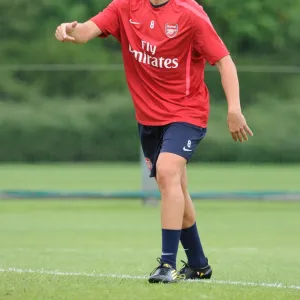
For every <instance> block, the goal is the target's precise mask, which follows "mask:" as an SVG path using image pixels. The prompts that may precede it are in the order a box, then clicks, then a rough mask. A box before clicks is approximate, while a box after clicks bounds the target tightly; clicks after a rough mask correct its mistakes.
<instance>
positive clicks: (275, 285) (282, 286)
mask: <svg viewBox="0 0 300 300" xmlns="http://www.w3.org/2000/svg"><path fill="white" fill-rule="evenodd" d="M0 273H21V274H22V273H31V274H41V275H54V276H83V277H96V278H116V279H131V280H145V279H147V277H146V276H133V275H122V274H98V273H95V272H93V273H85V272H61V271H49V270H43V269H41V270H33V269H19V268H0ZM187 283H208V284H222V285H236V286H250V287H265V288H279V289H290V290H300V285H286V284H283V283H263V282H247V281H246V282H244V281H228V280H203V281H187Z"/></svg>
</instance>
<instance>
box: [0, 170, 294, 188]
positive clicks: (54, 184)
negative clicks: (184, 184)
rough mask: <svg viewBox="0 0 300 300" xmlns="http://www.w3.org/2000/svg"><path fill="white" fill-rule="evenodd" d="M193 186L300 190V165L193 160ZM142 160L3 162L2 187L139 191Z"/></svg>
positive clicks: (0, 185) (190, 179) (190, 174)
mask: <svg viewBox="0 0 300 300" xmlns="http://www.w3.org/2000/svg"><path fill="white" fill-rule="evenodd" d="M188 172H189V184H190V190H191V191H193V192H200V191H240V190H249V191H251V190H286V191H296V190H300V187H299V178H300V165H281V166H280V165H274V166H272V165H232V164H229V165H218V164H190V165H189V167H188ZM140 175H141V174H140V167H139V165H138V164H70V165H59V164H58V165H55V164H54V165H1V166H0V189H52V190H53V189H56V190H57V189H58V190H77V191H78V190H85V191H97V190H98V191H99V190H100V191H116V190H117V191H120V190H121V191H123V190H124V191H132V190H133V191H135V190H139V189H140V187H141V182H140V178H141V176H140Z"/></svg>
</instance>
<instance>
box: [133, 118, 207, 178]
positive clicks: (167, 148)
mask: <svg viewBox="0 0 300 300" xmlns="http://www.w3.org/2000/svg"><path fill="white" fill-rule="evenodd" d="M138 128H139V135H140V139H141V144H142V148H143V152H144V156H145V159H146V163H147V165H148V168H149V169H150V177H156V162H157V159H158V156H159V154H160V153H162V152H169V153H174V154H177V155H179V156H181V157H183V158H185V159H186V161H187V162H188V161H189V160H190V158H191V157H192V155H193V153H194V152H195V150H196V148H197V146H198V144H199V143H200V141H201V140H202V139H203V138H204V136H205V134H206V128H201V127H198V126H195V125H192V124H189V123H183V122H176V123H171V124H168V125H164V126H144V125H141V124H138Z"/></svg>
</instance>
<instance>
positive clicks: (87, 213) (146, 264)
mask: <svg viewBox="0 0 300 300" xmlns="http://www.w3.org/2000/svg"><path fill="white" fill-rule="evenodd" d="M196 206H197V210H198V224H199V228H200V233H201V237H202V241H203V243H204V245H205V249H206V254H207V256H208V257H209V260H210V263H211V265H212V267H213V270H214V276H213V278H214V280H215V281H213V282H212V283H179V284H174V285H155V286H153V285H149V284H148V283H147V279H144V278H140V277H139V276H141V277H144V276H147V275H148V274H149V273H150V272H151V271H152V269H153V268H154V267H156V265H157V263H156V261H155V258H156V257H158V256H159V255H160V226H159V209H158V208H144V207H142V206H141V204H140V203H138V202H137V201H129V202H126V203H125V202H124V201H123V202H122V201H104V202H97V201H84V200H82V201H76V202H68V201H54V202H48V201H44V202H43V201H16V202H14V201H2V202H0V228H1V230H0V232H1V234H0V237H1V243H0V257H1V263H0V264H1V266H0V269H1V271H0V299H4V300H6V299H22V300H23V299H24V300H25V299H26V300H27V299H28V300H34V299H37V300H40V299H45V300H46V299H53V300H54V299H55V300H58V299H70V300H71V299H72V300H73V299H86V300H88V299H124V300H125V299H128V300H129V299H159V298H162V299H189V298H192V299H228V300H229V299H230V300H231V299H284V298H287V299H300V258H299V249H300V240H299V228H300V218H299V210H300V204H298V203H287V204H286V203H272V202H266V203H259V202H252V203H250V202H243V203H239V202H226V203H224V202H209V201H202V202H200V203H197V204H196ZM178 259H185V254H184V252H183V251H182V250H181V251H180V252H179V257H178ZM179 266H180V263H179ZM28 272H31V273H28ZM114 275H130V277H129V278H121V277H119V278H113V276H114ZM279 283H280V284H282V285H275V284H279ZM251 285H253V286H251ZM273 285H274V286H273Z"/></svg>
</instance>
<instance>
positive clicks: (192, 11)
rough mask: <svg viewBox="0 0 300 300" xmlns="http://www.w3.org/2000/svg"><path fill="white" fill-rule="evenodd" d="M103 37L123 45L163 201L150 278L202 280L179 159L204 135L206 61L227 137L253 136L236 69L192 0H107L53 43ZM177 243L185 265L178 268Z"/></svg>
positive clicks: (66, 26) (206, 273) (203, 267)
mask: <svg viewBox="0 0 300 300" xmlns="http://www.w3.org/2000/svg"><path fill="white" fill-rule="evenodd" d="M109 35H112V36H114V37H115V38H116V39H117V40H118V41H119V42H120V43H121V46H122V54H123V60H124V66H125V74H126V77H127V82H128V87H129V90H130V93H131V95H132V99H133V104H134V108H135V111H136V119H137V122H138V131H139V136H140V139H141V144H142V148H143V151H144V154H145V158H146V162H147V164H148V166H149V169H150V171H151V175H150V176H152V177H155V178H156V181H157V184H158V187H159V190H160V193H161V198H162V202H161V225H162V255H161V258H160V259H159V266H158V267H157V268H156V269H155V270H154V271H153V272H152V273H151V275H150V278H149V282H150V283H157V282H163V283H169V282H176V281H178V280H179V279H181V278H182V279H209V278H210V277H211V275H212V269H211V267H210V265H209V264H208V260H207V258H206V256H205V254H204V251H203V248H202V244H201V241H200V237H199V234H198V230H197V226H196V218H195V210H194V207H193V203H192V200H191V197H190V195H189V192H188V188H187V173H186V164H187V162H188V161H189V159H190V158H191V156H192V155H193V153H194V152H195V149H196V147H197V146H198V144H199V143H200V141H201V140H202V139H203V138H204V136H205V134H206V128H207V123H208V116H209V94H208V90H207V87H206V85H205V83H204V68H205V64H206V62H208V63H209V64H210V65H216V66H217V67H218V69H219V71H220V74H221V79H222V85H223V88H224V91H225V94H226V98H227V102H228V127H229V131H230V133H231V135H232V138H233V140H234V141H240V142H243V141H246V140H248V135H250V136H252V132H251V130H250V128H249V127H248V126H247V123H246V120H245V118H244V116H243V114H242V111H241V105H240V95H239V82H238V76H237V71H236V67H235V65H234V63H233V61H232V59H231V57H230V54H229V52H228V50H227V48H226V46H225V44H224V43H223V42H222V40H221V39H220V37H219V36H218V34H217V33H216V31H215V29H214V27H213V25H212V23H211V21H210V19H209V17H208V16H207V14H206V13H205V12H204V10H203V8H202V6H200V5H199V4H197V3H196V2H195V1H194V0H113V1H112V2H111V3H110V5H109V6H108V7H107V8H106V9H104V10H103V11H102V12H100V13H98V14H97V15H96V16H94V17H93V18H91V19H90V20H88V21H87V22H85V23H81V24H80V23H77V22H71V23H63V24H61V25H60V26H58V27H57V30H56V33H55V36H56V38H57V39H58V40H59V41H62V42H73V43H78V44H81V43H86V42H88V41H89V40H91V39H93V38H96V37H101V38H105V37H107V36H109ZM220 151H222V149H220ZM179 242H181V244H182V246H183V248H184V249H185V252H186V255H187V259H188V262H187V263H185V265H184V267H183V268H182V269H181V270H180V271H179V272H178V271H177V270H176V257H177V251H178V246H179Z"/></svg>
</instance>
